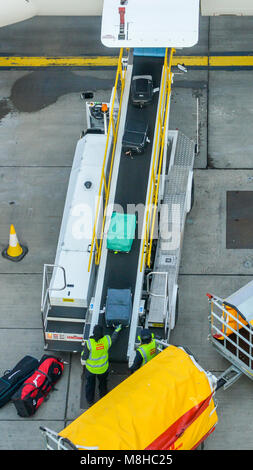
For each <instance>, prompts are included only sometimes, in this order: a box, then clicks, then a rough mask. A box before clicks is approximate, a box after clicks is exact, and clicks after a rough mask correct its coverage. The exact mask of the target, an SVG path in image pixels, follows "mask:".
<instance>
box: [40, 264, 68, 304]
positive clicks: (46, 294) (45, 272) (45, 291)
mask: <svg viewBox="0 0 253 470" xmlns="http://www.w3.org/2000/svg"><path fill="white" fill-rule="evenodd" d="M48 268H57V269H61V270H62V272H63V281H64V285H63V287H60V288H52V287H51V288H50V287H49V281H48ZM66 286H67V280H66V272H65V268H64V267H63V266H60V265H57V264H44V270H43V281H42V295H41V311H42V312H44V311H45V304H46V300H47V299H49V292H50V291H52V290H54V291H61V290H64V289H65V288H66ZM49 303H50V300H49Z"/></svg>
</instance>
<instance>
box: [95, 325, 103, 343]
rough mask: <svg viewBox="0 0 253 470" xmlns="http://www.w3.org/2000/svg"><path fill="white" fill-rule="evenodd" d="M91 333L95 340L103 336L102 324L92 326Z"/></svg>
mask: <svg viewBox="0 0 253 470" xmlns="http://www.w3.org/2000/svg"><path fill="white" fill-rule="evenodd" d="M93 335H94V338H95V340H99V339H100V338H103V336H104V329H103V327H102V325H96V326H94V330H93Z"/></svg>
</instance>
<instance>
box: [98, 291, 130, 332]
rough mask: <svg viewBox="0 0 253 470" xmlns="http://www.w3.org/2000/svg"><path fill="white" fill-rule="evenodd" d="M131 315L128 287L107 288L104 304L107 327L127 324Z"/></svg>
mask: <svg viewBox="0 0 253 470" xmlns="http://www.w3.org/2000/svg"><path fill="white" fill-rule="evenodd" d="M131 315H132V294H131V290H130V289H108V291H107V299H106V306H105V322H106V325H107V326H108V327H111V326H113V325H114V326H116V325H123V326H129V323H130V320H131Z"/></svg>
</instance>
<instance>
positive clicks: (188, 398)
mask: <svg viewBox="0 0 253 470" xmlns="http://www.w3.org/2000/svg"><path fill="white" fill-rule="evenodd" d="M160 344H162V342H160ZM160 344H159V347H160ZM216 383H217V381H216V377H215V376H213V375H212V374H211V373H210V372H207V371H205V370H204V369H202V367H201V366H200V365H199V364H198V363H197V362H196V360H195V358H194V357H193V356H192V355H191V354H189V353H188V352H187V351H186V350H185V349H184V348H183V347H176V346H172V345H166V344H165V349H163V350H162V351H161V352H160V353H159V354H157V356H156V357H155V358H154V359H152V360H151V361H149V362H148V363H147V364H145V365H144V366H143V367H141V368H140V369H139V370H137V371H136V372H135V373H134V374H132V375H130V376H129V377H128V378H127V379H125V380H124V381H123V382H121V383H120V384H119V385H118V386H117V387H115V388H114V389H113V390H111V391H110V392H109V393H108V394H107V395H106V396H104V397H103V398H102V399H100V400H99V401H98V402H96V403H95V404H94V405H93V406H92V407H91V408H89V409H88V410H86V411H85V412H84V413H83V414H82V415H80V416H79V417H78V418H77V419H76V420H74V421H73V422H72V423H70V424H69V425H68V426H67V427H66V428H65V429H63V430H62V431H60V432H59V433H58V434H57V433H56V432H54V431H51V430H50V429H48V428H45V427H43V428H40V429H41V431H42V432H43V434H44V435H45V437H46V442H47V449H50V450H51V449H59V450H62V449H64V450H68V449H70V450H72V449H75V450H78V449H86V450H100V451H101V450H131V451H133V450H177V449H179V450H193V449H196V448H198V447H199V446H200V444H201V443H202V442H203V441H204V440H205V439H206V438H207V437H208V436H209V435H210V434H211V433H212V432H213V431H214V429H215V426H216V424H217V422H218V416H217V413H216V404H215V401H214V395H215V391H216Z"/></svg>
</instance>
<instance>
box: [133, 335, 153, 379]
mask: <svg viewBox="0 0 253 470" xmlns="http://www.w3.org/2000/svg"><path fill="white" fill-rule="evenodd" d="M138 339H139V340H140V342H141V345H140V346H139V347H138V348H137V349H136V355H135V359H134V362H133V365H132V366H131V367H130V373H131V374H133V372H135V371H136V370H138V369H139V368H140V367H142V366H143V365H144V364H146V363H147V362H149V361H150V360H151V359H153V357H155V356H156V354H157V346H156V341H155V339H154V333H151V332H150V331H149V330H148V329H146V328H144V329H143V330H142V331H141V335H140V336H138Z"/></svg>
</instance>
